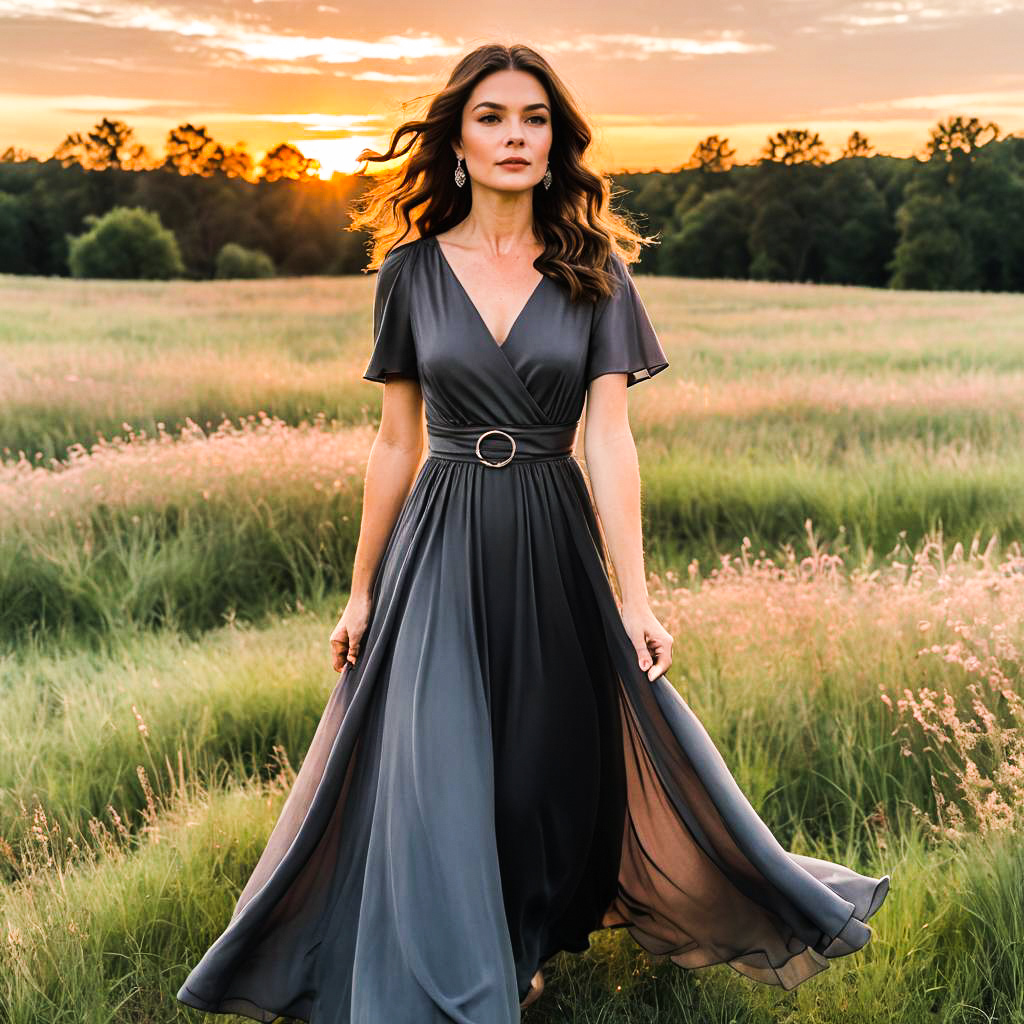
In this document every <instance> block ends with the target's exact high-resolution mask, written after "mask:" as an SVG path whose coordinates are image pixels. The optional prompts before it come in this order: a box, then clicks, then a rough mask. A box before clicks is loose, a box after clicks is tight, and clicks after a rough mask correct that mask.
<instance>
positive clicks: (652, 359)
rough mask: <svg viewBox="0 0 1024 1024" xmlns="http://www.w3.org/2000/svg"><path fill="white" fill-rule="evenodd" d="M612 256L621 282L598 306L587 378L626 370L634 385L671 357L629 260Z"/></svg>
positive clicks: (659, 370) (657, 371)
mask: <svg viewBox="0 0 1024 1024" xmlns="http://www.w3.org/2000/svg"><path fill="white" fill-rule="evenodd" d="M611 259H612V266H613V270H614V273H615V276H616V277H617V278H618V279H619V280H618V285H617V287H616V290H615V294H613V295H610V296H606V297H605V298H603V299H600V300H599V301H598V304H597V307H596V308H595V310H594V319H593V324H592V327H591V330H590V345H589V348H588V350H587V368H586V378H587V380H588V381H590V380H593V379H594V378H595V377H600V376H601V375H602V374H605V373H625V374H628V376H627V377H626V387H631V386H632V385H633V384H636V383H638V382H639V381H642V380H648V379H649V378H651V377H653V376H654V375H655V374H656V373H660V372H661V371H662V370H664V369H665V367H666V366H668V359H666V358H665V352H664V350H663V349H662V347H661V342H660V341H659V340H658V335H657V333H656V332H655V330H654V325H653V324H652V323H651V318H650V317H649V316H648V314H647V309H646V307H645V306H644V304H643V300H642V299H641V298H640V293H639V292H638V291H637V287H636V284H635V283H634V282H633V276H632V275H631V274H630V273H629V269H628V267H627V266H626V263H625V261H624V260H623V259H622V257H621V256H619V255H618V254H617V253H612V257H611Z"/></svg>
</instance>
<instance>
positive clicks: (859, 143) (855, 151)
mask: <svg viewBox="0 0 1024 1024" xmlns="http://www.w3.org/2000/svg"><path fill="white" fill-rule="evenodd" d="M874 148H875V147H874V146H872V145H871V143H870V142H868V139H867V136H866V135H861V133H860V132H856V131H855V132H853V133H852V134H851V135H850V136H849V138H847V140H846V145H845V146H843V151H842V153H841V154H840V156H841V158H843V159H849V158H850V157H855V156H870V155H871V151H872V150H873V149H874Z"/></svg>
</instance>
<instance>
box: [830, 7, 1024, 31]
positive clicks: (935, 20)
mask: <svg viewBox="0 0 1024 1024" xmlns="http://www.w3.org/2000/svg"><path fill="white" fill-rule="evenodd" d="M1021 10H1024V0H939V2H935V0H857V2H855V3H849V4H843V5H841V8H840V9H839V10H836V11H831V12H829V13H826V14H822V16H821V20H822V21H825V22H831V23H835V24H837V25H839V26H840V27H842V28H843V29H844V30H845V31H847V32H856V31H858V30H861V29H874V28H888V27H892V26H900V25H906V26H909V27H911V28H924V29H927V28H938V27H943V28H944V27H946V26H947V25H948V24H949V23H951V22H956V21H962V20H964V19H967V18H977V17H985V16H987V15H994V14H1007V13H1011V12H1014V11H1021Z"/></svg>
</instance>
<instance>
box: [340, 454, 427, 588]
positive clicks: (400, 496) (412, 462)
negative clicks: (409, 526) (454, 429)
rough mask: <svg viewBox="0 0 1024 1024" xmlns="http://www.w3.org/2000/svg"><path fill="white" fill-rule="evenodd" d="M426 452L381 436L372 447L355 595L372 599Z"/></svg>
mask: <svg viewBox="0 0 1024 1024" xmlns="http://www.w3.org/2000/svg"><path fill="white" fill-rule="evenodd" d="M422 453H423V448H422V445H419V446H416V447H405V446H399V445H393V444H390V443H388V442H387V441H384V440H382V439H381V438H380V437H379V436H378V437H377V438H376V440H375V441H374V442H373V445H372V446H371V447H370V456H369V458H368V459H367V462H366V481H365V484H364V486H363V511H362V516H361V518H360V522H359V542H358V544H357V545H356V554H355V559H354V561H353V565H352V594H354V595H361V596H363V597H367V598H368V597H369V596H370V588H371V586H372V583H373V576H374V573H375V572H376V569H377V565H378V563H379V562H380V559H381V556H382V555H383V554H384V548H385V547H386V546H387V542H388V538H389V537H390V536H391V531H392V529H393V528H394V525H395V520H396V519H397V518H398V513H399V512H400V511H401V508H402V503H403V502H404V501H405V499H406V497H407V496H408V494H409V489H410V487H411V486H412V482H413V480H414V479H415V478H416V470H417V469H418V467H419V464H420V459H421V456H422Z"/></svg>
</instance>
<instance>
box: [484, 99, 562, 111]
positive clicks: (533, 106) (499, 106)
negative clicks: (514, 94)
mask: <svg viewBox="0 0 1024 1024" xmlns="http://www.w3.org/2000/svg"><path fill="white" fill-rule="evenodd" d="M477 107H493V108H494V109H495V110H505V109H506V108H505V104H504V103H494V102H492V101H491V100H483V101H482V102H480V103H478V104H477V105H476V107H474V108H473V109H474V110H476V109H477ZM523 110H547V111H548V113H551V110H550V108H549V107H548V105H547V104H546V103H527V104H526V106H525V107H523Z"/></svg>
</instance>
